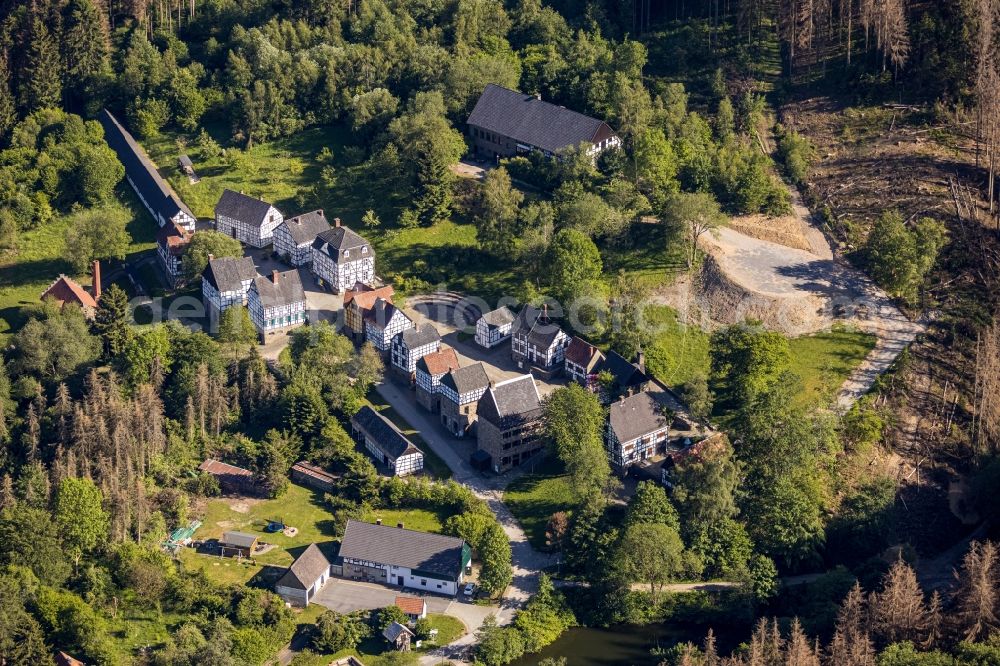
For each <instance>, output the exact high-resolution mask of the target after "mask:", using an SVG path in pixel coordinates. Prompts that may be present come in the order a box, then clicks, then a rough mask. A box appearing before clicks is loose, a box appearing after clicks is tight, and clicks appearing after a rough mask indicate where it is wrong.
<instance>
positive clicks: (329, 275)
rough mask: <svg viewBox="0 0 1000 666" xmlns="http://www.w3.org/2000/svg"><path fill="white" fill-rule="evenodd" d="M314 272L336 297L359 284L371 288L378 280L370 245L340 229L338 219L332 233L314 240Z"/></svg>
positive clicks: (359, 237)
mask: <svg viewBox="0 0 1000 666" xmlns="http://www.w3.org/2000/svg"><path fill="white" fill-rule="evenodd" d="M312 272H313V274H314V275H315V276H316V279H317V280H319V281H320V282H321V283H322V284H324V285H326V286H327V287H328V288H329V289H330V291H332V292H334V293H337V294H339V293H340V292H342V291H346V290H348V289H350V288H352V287H353V286H354V285H355V284H357V283H358V282H361V283H363V284H370V283H372V282H373V281H374V280H375V251H374V250H372V246H371V243H369V242H368V241H367V240H365V239H364V238H362V237H361V236H359V235H358V234H356V233H355V232H353V231H351V230H350V229H348V228H347V227H345V226H341V224H340V218H337V219H335V220H334V226H333V228H332V229H328V230H327V231H324V232H322V233H320V234H318V235H317V236H316V238H315V240H313V244H312Z"/></svg>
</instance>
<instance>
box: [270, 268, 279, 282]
mask: <svg viewBox="0 0 1000 666" xmlns="http://www.w3.org/2000/svg"><path fill="white" fill-rule="evenodd" d="M271 282H273V283H274V284H278V271H271Z"/></svg>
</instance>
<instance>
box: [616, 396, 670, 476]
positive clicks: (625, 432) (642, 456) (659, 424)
mask: <svg viewBox="0 0 1000 666" xmlns="http://www.w3.org/2000/svg"><path fill="white" fill-rule="evenodd" d="M682 409H683V406H682V405H681V404H680V402H678V401H677V400H676V399H675V398H674V397H673V396H672V395H671V394H670V393H668V392H667V391H665V390H663V389H661V388H659V387H657V388H656V389H654V390H649V391H641V392H639V393H635V394H633V395H630V396H627V397H624V396H623V397H621V398H619V399H618V400H616V401H614V402H612V403H611V405H610V406H609V408H608V421H607V426H606V428H605V433H604V445H605V448H606V449H607V451H608V457H609V458H610V460H611V464H612V466H614V468H615V469H616V470H618V471H620V472H623V471H624V470H625V469H626V468H628V466H629V465H632V464H634V463H636V462H639V461H642V460H646V459H647V458H652V457H653V456H656V455H659V454H662V453H666V450H667V442H668V441H669V440H670V437H671V435H670V429H671V424H672V423H673V421H674V415H676V414H677V413H678V412H680V411H681V410H682Z"/></svg>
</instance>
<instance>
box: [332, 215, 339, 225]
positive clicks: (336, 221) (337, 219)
mask: <svg viewBox="0 0 1000 666" xmlns="http://www.w3.org/2000/svg"><path fill="white" fill-rule="evenodd" d="M333 226H335V227H339V226H340V218H339V217H335V218H333Z"/></svg>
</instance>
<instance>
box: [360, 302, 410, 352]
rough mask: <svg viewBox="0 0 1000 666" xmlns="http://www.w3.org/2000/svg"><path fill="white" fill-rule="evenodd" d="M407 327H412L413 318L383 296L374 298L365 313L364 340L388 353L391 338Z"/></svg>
mask: <svg viewBox="0 0 1000 666" xmlns="http://www.w3.org/2000/svg"><path fill="white" fill-rule="evenodd" d="M409 328H413V320H412V319H410V318H409V317H408V316H406V313H405V312H403V311H402V310H400V309H399V308H397V307H396V306H395V305H393V304H392V302H391V301H387V300H386V299H384V298H377V299H375V302H374V303H373V304H372V307H371V309H370V310H369V311H368V312H367V313H366V314H365V340H366V341H368V342H370V343H372V345H373V346H374V347H375V349H378V350H379V351H380V352H382V353H383V354H388V353H389V350H390V349H391V347H392V339H393V338H394V337H396V336H397V335H399V334H400V333H402V332H403V331H405V330H407V329H409Z"/></svg>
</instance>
